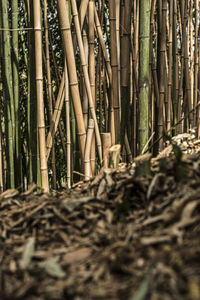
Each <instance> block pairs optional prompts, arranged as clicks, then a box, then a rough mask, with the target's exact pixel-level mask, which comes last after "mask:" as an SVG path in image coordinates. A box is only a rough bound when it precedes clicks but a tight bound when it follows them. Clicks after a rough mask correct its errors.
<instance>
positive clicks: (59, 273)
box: [38, 257, 66, 278]
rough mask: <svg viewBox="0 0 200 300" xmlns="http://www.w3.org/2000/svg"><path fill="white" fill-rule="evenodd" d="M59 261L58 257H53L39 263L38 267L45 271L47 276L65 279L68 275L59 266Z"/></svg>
mask: <svg viewBox="0 0 200 300" xmlns="http://www.w3.org/2000/svg"><path fill="white" fill-rule="evenodd" d="M58 259H59V258H58V257H52V258H50V259H47V260H45V261H43V262H41V263H39V264H38V265H39V267H40V268H42V269H44V270H45V272H46V273H47V274H49V275H51V276H53V277H56V278H63V277H65V276H66V273H65V272H64V271H63V270H62V268H61V267H60V265H59V264H58Z"/></svg>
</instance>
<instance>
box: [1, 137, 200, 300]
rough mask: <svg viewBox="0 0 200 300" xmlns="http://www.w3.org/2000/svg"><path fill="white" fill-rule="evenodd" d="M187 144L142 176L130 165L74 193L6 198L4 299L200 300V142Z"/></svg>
mask: <svg viewBox="0 0 200 300" xmlns="http://www.w3.org/2000/svg"><path fill="white" fill-rule="evenodd" d="M186 142H187V145H186V143H183V141H181V143H179V144H178V143H177V141H176V143H173V144H172V145H170V146H169V148H168V150H167V151H166V149H165V150H164V151H165V152H162V153H161V154H160V155H159V156H158V157H157V158H154V159H152V160H151V170H150V172H148V173H147V174H146V175H145V176H142V177H141V176H139V177H137V176H136V175H135V173H136V171H135V164H133V165H132V166H129V167H125V166H123V165H122V166H121V167H120V168H119V169H116V170H111V169H104V170H103V169H102V170H101V171H100V173H99V174H98V175H97V176H96V177H95V178H94V179H93V180H91V181H89V182H85V183H81V184H78V185H76V187H74V188H73V189H72V190H71V191H64V192H60V193H57V194H54V195H44V194H37V193H36V192H35V188H36V186H32V187H31V188H30V189H29V190H28V191H27V192H25V193H23V194H19V193H18V191H17V190H8V191H6V192H4V193H3V194H1V195H0V264H1V267H0V299H2V300H3V299H27V300H29V299H30V300H36V299H41V300H43V299H48V300H49V299H74V300H82V299H95V300H96V299H97V300H98V299H113V300H117V299H120V300H121V299H122V300H124V299H128V300H145V299H148V300H159V299H162V300H168V299H170V300H171V299H175V300H177V299H180V300H182V299H188V300H190V299H191V300H199V299H200V259H199V258H200V152H199V149H200V147H199V146H200V141H193V140H191V139H189V140H188V139H186ZM190 142H191V144H190ZM184 147H185V148H184ZM190 149H193V151H189V150H190ZM188 153H189V154H188Z"/></svg>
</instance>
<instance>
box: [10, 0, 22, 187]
mask: <svg viewBox="0 0 200 300" xmlns="http://www.w3.org/2000/svg"><path fill="white" fill-rule="evenodd" d="M18 14H19V12H18V0H13V1H12V28H13V29H17V28H18ZM18 52H19V34H18V31H17V30H14V31H13V32H12V70H13V96H14V99H13V100H14V108H15V160H16V169H15V180H16V186H20V185H21V183H22V174H21V151H20V149H21V142H20V110H19V55H18Z"/></svg>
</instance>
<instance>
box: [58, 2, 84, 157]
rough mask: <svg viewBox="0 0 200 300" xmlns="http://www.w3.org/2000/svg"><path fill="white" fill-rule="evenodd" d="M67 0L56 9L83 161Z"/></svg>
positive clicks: (81, 123) (76, 80) (78, 96)
mask: <svg viewBox="0 0 200 300" xmlns="http://www.w3.org/2000/svg"><path fill="white" fill-rule="evenodd" d="M67 3H68V1H65V0H58V11H59V16H60V24H61V30H62V33H63V43H64V50H65V56H66V60H67V67H68V72H69V84H70V89H71V95H72V100H73V106H74V112H75V117H76V124H77V134H78V137H79V147H80V152H81V160H82V162H83V161H84V151H85V140H86V132H85V125H84V120H83V112H82V107H81V100H80V94H79V88H78V78H77V74H76V64H75V57H74V49H73V44H72V36H71V29H70V22H69V17H68V5H67Z"/></svg>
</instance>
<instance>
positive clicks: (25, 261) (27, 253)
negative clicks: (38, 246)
mask: <svg viewBox="0 0 200 300" xmlns="http://www.w3.org/2000/svg"><path fill="white" fill-rule="evenodd" d="M34 251H35V238H34V237H31V238H30V239H29V240H28V242H27V244H26V246H25V249H24V252H23V255H22V260H21V262H20V266H21V268H22V269H27V268H28V267H29V265H30V263H31V260H32V256H33V253H34Z"/></svg>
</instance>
